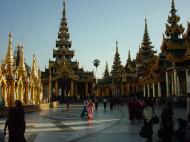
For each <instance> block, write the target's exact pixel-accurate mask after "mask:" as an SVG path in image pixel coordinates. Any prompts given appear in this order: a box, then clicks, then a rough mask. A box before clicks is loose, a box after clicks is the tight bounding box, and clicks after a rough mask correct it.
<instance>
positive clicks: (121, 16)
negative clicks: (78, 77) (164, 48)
mask: <svg viewBox="0 0 190 142" xmlns="http://www.w3.org/2000/svg"><path fill="white" fill-rule="evenodd" d="M175 4H176V9H177V10H178V12H177V14H178V15H180V17H181V21H180V23H182V24H183V26H184V27H185V28H186V27H187V21H188V20H189V21H190V9H189V6H190V0H175ZM170 9H171V0H67V22H68V25H69V32H70V34H71V40H72V49H73V50H75V57H74V59H73V60H78V61H79V63H80V66H81V67H84V69H85V70H88V71H92V70H93V69H94V66H93V60H94V59H96V58H98V59H100V66H99V67H98V72H97V76H98V77H101V76H102V74H103V72H104V69H105V65H106V60H107V61H108V65H109V69H110V70H111V67H112V63H113V58H114V53H115V41H116V40H118V43H119V53H120V57H121V61H122V64H123V65H125V63H126V59H127V56H128V50H129V49H130V50H131V54H132V58H135V57H136V53H137V51H138V48H139V44H140V43H141V41H142V38H143V33H144V19H145V18H147V20H148V30H149V35H150V39H151V41H152V43H153V45H154V47H155V50H158V52H160V45H161V41H162V34H163V32H164V31H165V23H166V22H167V16H168V14H169V11H170ZM62 10H63V0H0V59H1V60H2V59H3V58H4V56H5V54H6V49H7V41H8V33H9V32H12V34H13V46H14V47H15V46H16V45H17V44H18V43H21V44H23V45H24V51H25V59H26V62H27V63H28V64H29V65H31V62H32V55H33V54H35V55H36V57H37V59H38V62H39V67H40V69H41V70H44V67H45V66H48V60H49V58H50V59H53V58H52V57H53V48H55V41H56V39H57V33H58V30H59V25H60V20H61V17H62Z"/></svg>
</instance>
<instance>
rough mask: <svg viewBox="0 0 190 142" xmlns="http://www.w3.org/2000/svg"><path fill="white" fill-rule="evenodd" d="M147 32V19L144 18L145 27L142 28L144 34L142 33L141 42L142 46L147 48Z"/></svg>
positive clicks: (148, 44) (148, 45)
mask: <svg viewBox="0 0 190 142" xmlns="http://www.w3.org/2000/svg"><path fill="white" fill-rule="evenodd" d="M151 43H152V42H151V41H150V37H149V33H148V27H147V19H146V18H145V29H144V35H143V41H142V43H141V47H142V48H148V47H150V45H151Z"/></svg>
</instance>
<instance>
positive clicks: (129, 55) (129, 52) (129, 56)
mask: <svg viewBox="0 0 190 142" xmlns="http://www.w3.org/2000/svg"><path fill="white" fill-rule="evenodd" d="M128 61H131V51H130V50H129V51H128Z"/></svg>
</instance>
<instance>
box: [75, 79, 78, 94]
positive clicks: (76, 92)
mask: <svg viewBox="0 0 190 142" xmlns="http://www.w3.org/2000/svg"><path fill="white" fill-rule="evenodd" d="M75 95H76V96H78V91H77V83H76V82H75Z"/></svg>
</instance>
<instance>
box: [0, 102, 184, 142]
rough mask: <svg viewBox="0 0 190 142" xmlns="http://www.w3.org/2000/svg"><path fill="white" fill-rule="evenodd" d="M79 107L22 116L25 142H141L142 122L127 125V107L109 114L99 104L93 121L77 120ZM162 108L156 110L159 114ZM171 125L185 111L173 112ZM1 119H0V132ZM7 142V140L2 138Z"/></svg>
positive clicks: (80, 106) (177, 110)
mask: <svg viewBox="0 0 190 142" xmlns="http://www.w3.org/2000/svg"><path fill="white" fill-rule="evenodd" d="M82 108H83V106H82V105H79V104H75V105H71V107H70V109H69V110H67V109H66V108H63V106H60V107H59V108H56V109H51V110H49V111H43V112H33V113H27V114H26V123H27V128H26V133H25V137H26V139H27V142H89V141H91V142H117V141H118V142H143V141H145V139H143V138H141V137H140V136H139V134H138V133H139V131H140V129H141V127H142V122H136V123H135V124H131V123H130V121H129V120H128V108H127V106H123V107H119V106H118V107H116V108H114V109H113V110H112V111H111V110H110V109H109V107H108V108H107V110H104V109H103V106H102V105H100V106H99V108H98V111H95V113H94V120H92V121H88V120H87V119H82V118H80V113H81V111H82ZM161 110H162V108H161V107H156V110H155V111H156V113H157V114H158V115H160V113H161ZM174 113H175V116H174V122H175V127H177V118H179V117H181V118H186V109H182V108H175V109H174ZM4 123H5V118H1V119H0V129H1V130H3V127H4ZM158 129H159V124H158V125H154V135H153V138H154V142H158V137H157V130H158ZM6 141H7V137H6Z"/></svg>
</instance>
